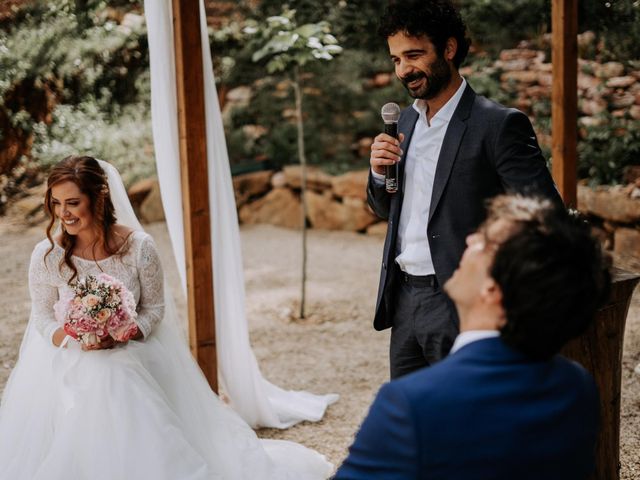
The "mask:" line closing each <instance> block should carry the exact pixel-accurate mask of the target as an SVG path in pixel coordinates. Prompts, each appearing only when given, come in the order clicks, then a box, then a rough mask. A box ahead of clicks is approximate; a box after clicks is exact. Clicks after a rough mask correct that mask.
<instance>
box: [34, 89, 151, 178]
mask: <svg viewBox="0 0 640 480" xmlns="http://www.w3.org/2000/svg"><path fill="white" fill-rule="evenodd" d="M119 110H120V111H119V112H118V115H117V120H114V118H112V117H111V116H110V115H108V114H107V113H105V112H104V111H102V110H100V109H99V107H98V105H97V103H96V102H92V101H87V102H85V103H81V104H79V105H64V104H63V105H58V107H57V108H56V109H55V110H54V112H53V121H52V122H51V124H49V125H47V124H45V123H43V122H39V123H36V124H35V125H34V127H33V129H34V132H35V138H34V143H33V152H32V154H33V156H34V158H37V159H38V161H39V162H40V164H41V165H43V166H44V167H47V166H49V165H53V164H55V163H56V162H59V161H60V160H61V159H62V158H64V157H66V156H68V155H72V154H73V155H78V154H86V155H92V156H95V157H97V158H100V159H104V160H107V161H109V162H110V163H113V164H114V165H115V166H116V167H117V168H118V169H119V170H120V172H121V173H122V176H123V180H124V182H125V184H130V183H131V182H133V181H135V180H138V179H141V178H145V177H150V176H152V175H153V173H154V171H155V163H154V161H153V137H152V133H151V124H150V121H149V119H150V112H149V111H148V110H147V109H144V108H142V106H141V105H132V106H126V107H123V108H121V109H119Z"/></svg>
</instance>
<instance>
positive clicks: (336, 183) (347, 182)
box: [331, 169, 369, 200]
mask: <svg viewBox="0 0 640 480" xmlns="http://www.w3.org/2000/svg"><path fill="white" fill-rule="evenodd" d="M368 177H369V169H366V170H359V171H355V172H348V173H345V174H344V175H339V176H337V177H333V178H332V179H331V184H332V187H333V194H334V195H335V196H337V197H340V198H343V197H354V198H359V199H361V200H366V199H367V191H366V190H367V178H368Z"/></svg>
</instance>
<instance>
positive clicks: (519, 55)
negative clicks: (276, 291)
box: [500, 48, 538, 62]
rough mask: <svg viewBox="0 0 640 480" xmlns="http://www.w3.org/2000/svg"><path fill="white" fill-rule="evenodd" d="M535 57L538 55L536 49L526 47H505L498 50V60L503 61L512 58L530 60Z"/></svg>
mask: <svg viewBox="0 0 640 480" xmlns="http://www.w3.org/2000/svg"><path fill="white" fill-rule="evenodd" d="M536 57H538V51H537V50H531V49H527V48H513V49H506V50H502V51H501V52H500V60H502V61H503V62H511V61H513V60H520V59H526V60H531V59H533V58H536Z"/></svg>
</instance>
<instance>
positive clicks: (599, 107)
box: [578, 98, 607, 116]
mask: <svg viewBox="0 0 640 480" xmlns="http://www.w3.org/2000/svg"><path fill="white" fill-rule="evenodd" d="M578 103H579V107H580V111H581V112H582V113H584V114H585V115H588V116H595V115H598V114H599V113H602V112H604V111H605V110H606V109H607V102H606V101H605V100H603V99H602V98H596V99H593V100H587V99H583V100H581V101H579V102H578Z"/></svg>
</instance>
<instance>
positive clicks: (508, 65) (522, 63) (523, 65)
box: [495, 58, 530, 71]
mask: <svg viewBox="0 0 640 480" xmlns="http://www.w3.org/2000/svg"><path fill="white" fill-rule="evenodd" d="M529 63H530V61H529V60H527V59H524V58H517V59H515V60H508V61H502V60H498V61H497V62H496V63H495V66H496V67H498V68H501V69H502V70H505V71H515V70H527V69H528V68H529Z"/></svg>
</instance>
